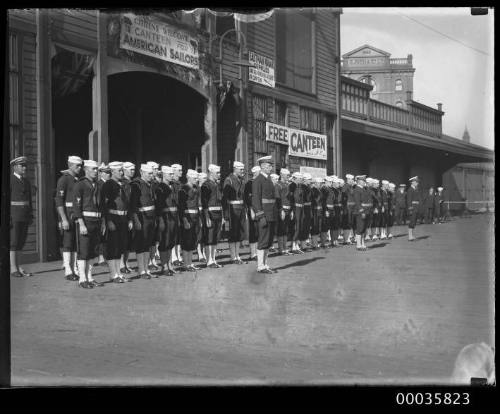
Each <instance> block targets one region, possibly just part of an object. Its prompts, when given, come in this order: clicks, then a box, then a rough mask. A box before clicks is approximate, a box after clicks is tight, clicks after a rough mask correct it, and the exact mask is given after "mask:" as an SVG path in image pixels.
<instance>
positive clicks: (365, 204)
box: [361, 203, 373, 207]
mask: <svg viewBox="0 0 500 414" xmlns="http://www.w3.org/2000/svg"><path fill="white" fill-rule="evenodd" d="M361 206H363V207H372V206H373V204H371V203H368V204H367V203H361Z"/></svg>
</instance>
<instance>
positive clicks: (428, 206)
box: [423, 193, 434, 224]
mask: <svg viewBox="0 0 500 414" xmlns="http://www.w3.org/2000/svg"><path fill="white" fill-rule="evenodd" d="M423 204H424V218H425V222H426V223H427V224H430V223H431V222H432V221H433V220H434V194H432V195H431V194H429V193H427V194H426V196H425V199H424V201H423Z"/></svg>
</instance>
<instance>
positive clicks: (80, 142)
mask: <svg viewBox="0 0 500 414" xmlns="http://www.w3.org/2000/svg"><path fill="white" fill-rule="evenodd" d="M340 13H341V10H340V9H333V8H328V9H315V8H303V9H282V10H281V9H277V10H274V11H271V12H270V13H263V14H262V15H261V16H257V17H258V18H256V19H253V20H249V19H247V18H245V16H244V15H242V16H239V18H235V15H233V14H224V13H215V12H212V11H210V10H208V9H196V11H194V12H183V11H177V12H171V13H161V12H154V13H150V14H148V15H142V14H139V13H134V12H123V13H121V12H109V13H108V12H106V13H105V12H100V11H95V10H69V9H52V10H47V9H44V10H40V9H28V10H9V15H8V27H9V91H10V92H9V95H10V102H9V109H10V110H9V127H10V150H11V154H10V156H11V158H13V157H15V156H18V155H20V154H23V155H26V156H28V157H29V158H30V160H31V161H32V163H31V164H30V166H29V169H28V177H29V179H30V180H31V182H32V183H33V185H34V187H35V191H34V192H33V197H34V200H33V201H34V206H35V214H36V218H37V219H36V220H35V222H34V224H33V226H32V227H31V228H30V231H29V238H28V242H27V245H26V248H25V251H24V260H25V261H37V260H41V261H46V260H54V259H56V258H58V257H59V252H58V240H57V223H56V214H55V207H54V201H53V197H54V189H55V184H56V180H57V178H58V177H59V174H60V170H62V169H64V168H66V159H67V156H68V155H79V156H81V157H82V158H84V159H87V158H91V159H95V160H96V161H98V162H99V163H100V162H105V163H106V162H109V161H112V160H116V159H118V160H123V161H125V160H127V161H132V162H135V163H136V164H139V163H141V162H144V161H147V160H155V161H157V162H160V163H162V164H170V163H174V162H178V163H181V164H182V165H183V166H184V168H185V169H187V168H195V169H199V170H206V167H207V166H208V164H210V163H217V164H219V165H221V167H222V173H223V174H227V173H228V172H229V171H230V169H231V166H232V163H233V161H234V160H239V161H242V162H244V163H245V164H246V166H247V169H248V170H249V169H250V168H251V167H252V166H253V165H254V163H255V162H256V160H257V158H259V157H260V156H262V155H264V154H273V155H274V158H275V160H276V165H275V168H276V170H277V171H279V169H280V168H282V167H284V166H286V167H287V168H289V169H290V170H291V171H297V170H300V169H303V168H310V169H311V170H313V171H321V172H324V173H326V172H328V173H330V174H331V173H335V172H339V168H340V162H341V161H340V160H341V152H340V150H339V148H340V144H339V141H340V135H341V126H340V122H339V95H340V75H339V72H340V59H339V53H340V46H339V27H340V25H339V19H340ZM315 169H318V170H315Z"/></svg>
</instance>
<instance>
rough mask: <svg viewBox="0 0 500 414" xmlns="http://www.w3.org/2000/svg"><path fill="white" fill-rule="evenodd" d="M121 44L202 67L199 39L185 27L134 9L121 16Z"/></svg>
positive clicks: (121, 45)
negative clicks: (142, 13) (156, 18)
mask: <svg viewBox="0 0 500 414" xmlns="http://www.w3.org/2000/svg"><path fill="white" fill-rule="evenodd" d="M120 47H121V48H122V49H126V50H130V51H132V52H136V53H142V54H144V55H147V56H151V57H154V58H157V59H162V60H166V61H168V62H172V63H177V64H178V65H182V66H186V67H188V68H192V69H199V55H198V40H197V39H196V37H194V36H192V35H191V34H190V33H189V32H187V31H185V30H179V29H177V28H176V27H175V26H172V25H169V24H167V23H163V22H160V21H158V20H154V19H152V18H150V17H149V16H138V15H135V14H132V13H126V14H123V15H122V17H121V33H120Z"/></svg>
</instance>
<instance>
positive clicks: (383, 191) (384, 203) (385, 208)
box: [379, 180, 389, 240]
mask: <svg viewBox="0 0 500 414" xmlns="http://www.w3.org/2000/svg"><path fill="white" fill-rule="evenodd" d="M388 190H389V181H387V180H382V187H381V188H380V192H379V194H380V212H379V213H380V240H385V239H387V222H388V216H389V193H388Z"/></svg>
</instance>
